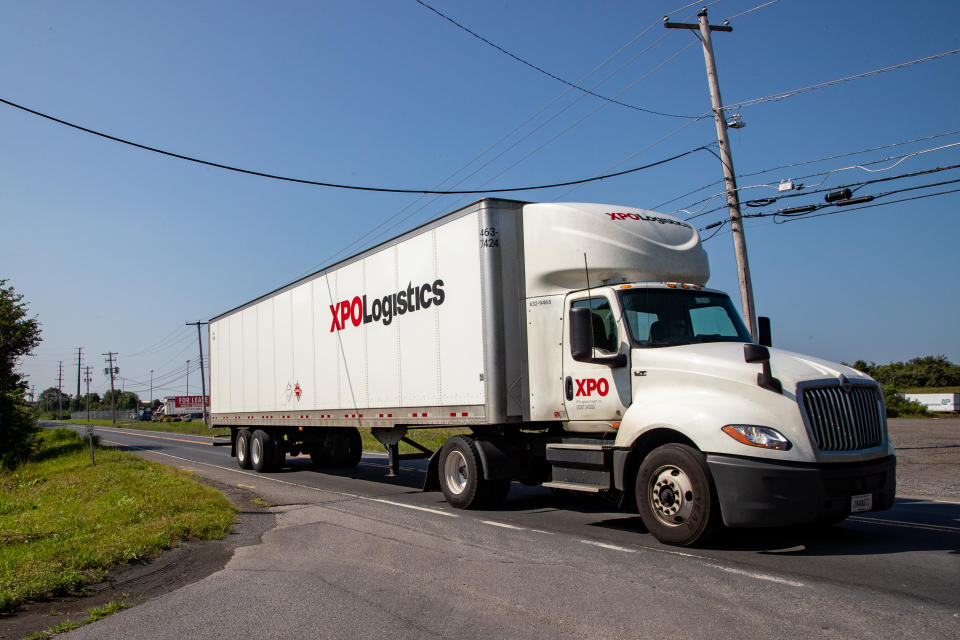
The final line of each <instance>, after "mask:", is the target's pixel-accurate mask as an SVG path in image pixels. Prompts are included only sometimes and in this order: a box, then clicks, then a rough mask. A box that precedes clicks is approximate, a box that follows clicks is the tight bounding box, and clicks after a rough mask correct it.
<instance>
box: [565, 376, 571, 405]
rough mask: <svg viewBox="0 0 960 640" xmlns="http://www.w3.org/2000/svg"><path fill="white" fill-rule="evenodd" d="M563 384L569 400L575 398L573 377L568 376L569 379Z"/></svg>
mask: <svg viewBox="0 0 960 640" xmlns="http://www.w3.org/2000/svg"><path fill="white" fill-rule="evenodd" d="M563 386H564V391H565V392H566V395H567V400H573V378H571V377H570V376H567V380H566V381H565V382H564V383H563Z"/></svg>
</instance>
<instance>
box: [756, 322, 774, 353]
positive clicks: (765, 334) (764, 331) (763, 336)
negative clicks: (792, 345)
mask: <svg viewBox="0 0 960 640" xmlns="http://www.w3.org/2000/svg"><path fill="white" fill-rule="evenodd" d="M757 333H759V334H760V335H759V336H757V338H758V339H757V342H759V343H760V344H762V345H763V346H765V347H772V346H773V336H772V335H771V334H770V318H767V317H765V316H760V317H759V318H757Z"/></svg>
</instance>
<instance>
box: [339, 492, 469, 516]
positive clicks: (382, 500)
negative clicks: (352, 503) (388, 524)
mask: <svg viewBox="0 0 960 640" xmlns="http://www.w3.org/2000/svg"><path fill="white" fill-rule="evenodd" d="M357 497H358V498H360V499H361V500H369V501H370V502H382V503H383V504H392V505H393V506H395V507H403V508H404V509H416V510H417V511H426V512H428V513H435V514H437V515H440V516H447V517H448V518H458V517H459V516H458V515H457V514H455V513H448V512H447V511H441V510H440V509H431V508H429V507H418V506H417V505H413V504H404V503H402V502H394V501H392V500H384V499H383V498H366V497H364V496H357Z"/></svg>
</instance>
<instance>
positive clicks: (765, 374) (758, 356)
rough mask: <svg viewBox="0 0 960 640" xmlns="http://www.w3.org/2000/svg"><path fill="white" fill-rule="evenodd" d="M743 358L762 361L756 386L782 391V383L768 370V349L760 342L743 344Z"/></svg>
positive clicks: (747, 360)
mask: <svg viewBox="0 0 960 640" xmlns="http://www.w3.org/2000/svg"><path fill="white" fill-rule="evenodd" d="M743 359H744V360H745V361H746V362H751V363H753V362H760V363H763V369H762V370H761V371H760V373H758V374H757V386H760V387H763V388H764V389H767V390H769V391H773V392H774V393H783V383H781V382H780V380H778V379H777V378H774V377H773V374H772V373H771V372H770V350H769V349H767V348H766V347H765V346H763V345H762V344H745V345H743Z"/></svg>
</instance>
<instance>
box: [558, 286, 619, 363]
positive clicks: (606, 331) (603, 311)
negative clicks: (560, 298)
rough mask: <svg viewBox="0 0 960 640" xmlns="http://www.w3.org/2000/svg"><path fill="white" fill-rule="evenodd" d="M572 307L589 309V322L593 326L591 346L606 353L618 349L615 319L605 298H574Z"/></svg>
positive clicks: (614, 351) (615, 351)
mask: <svg viewBox="0 0 960 640" xmlns="http://www.w3.org/2000/svg"><path fill="white" fill-rule="evenodd" d="M570 307H571V308H573V309H590V324H591V326H592V327H593V346H594V347H596V348H597V349H600V350H601V351H606V352H607V353H617V352H618V351H620V336H619V335H618V333H617V320H616V318H615V317H614V315H613V309H611V308H610V302H609V301H608V300H607V299H606V298H586V299H583V300H574V301H573V302H572V303H571V304H570Z"/></svg>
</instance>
